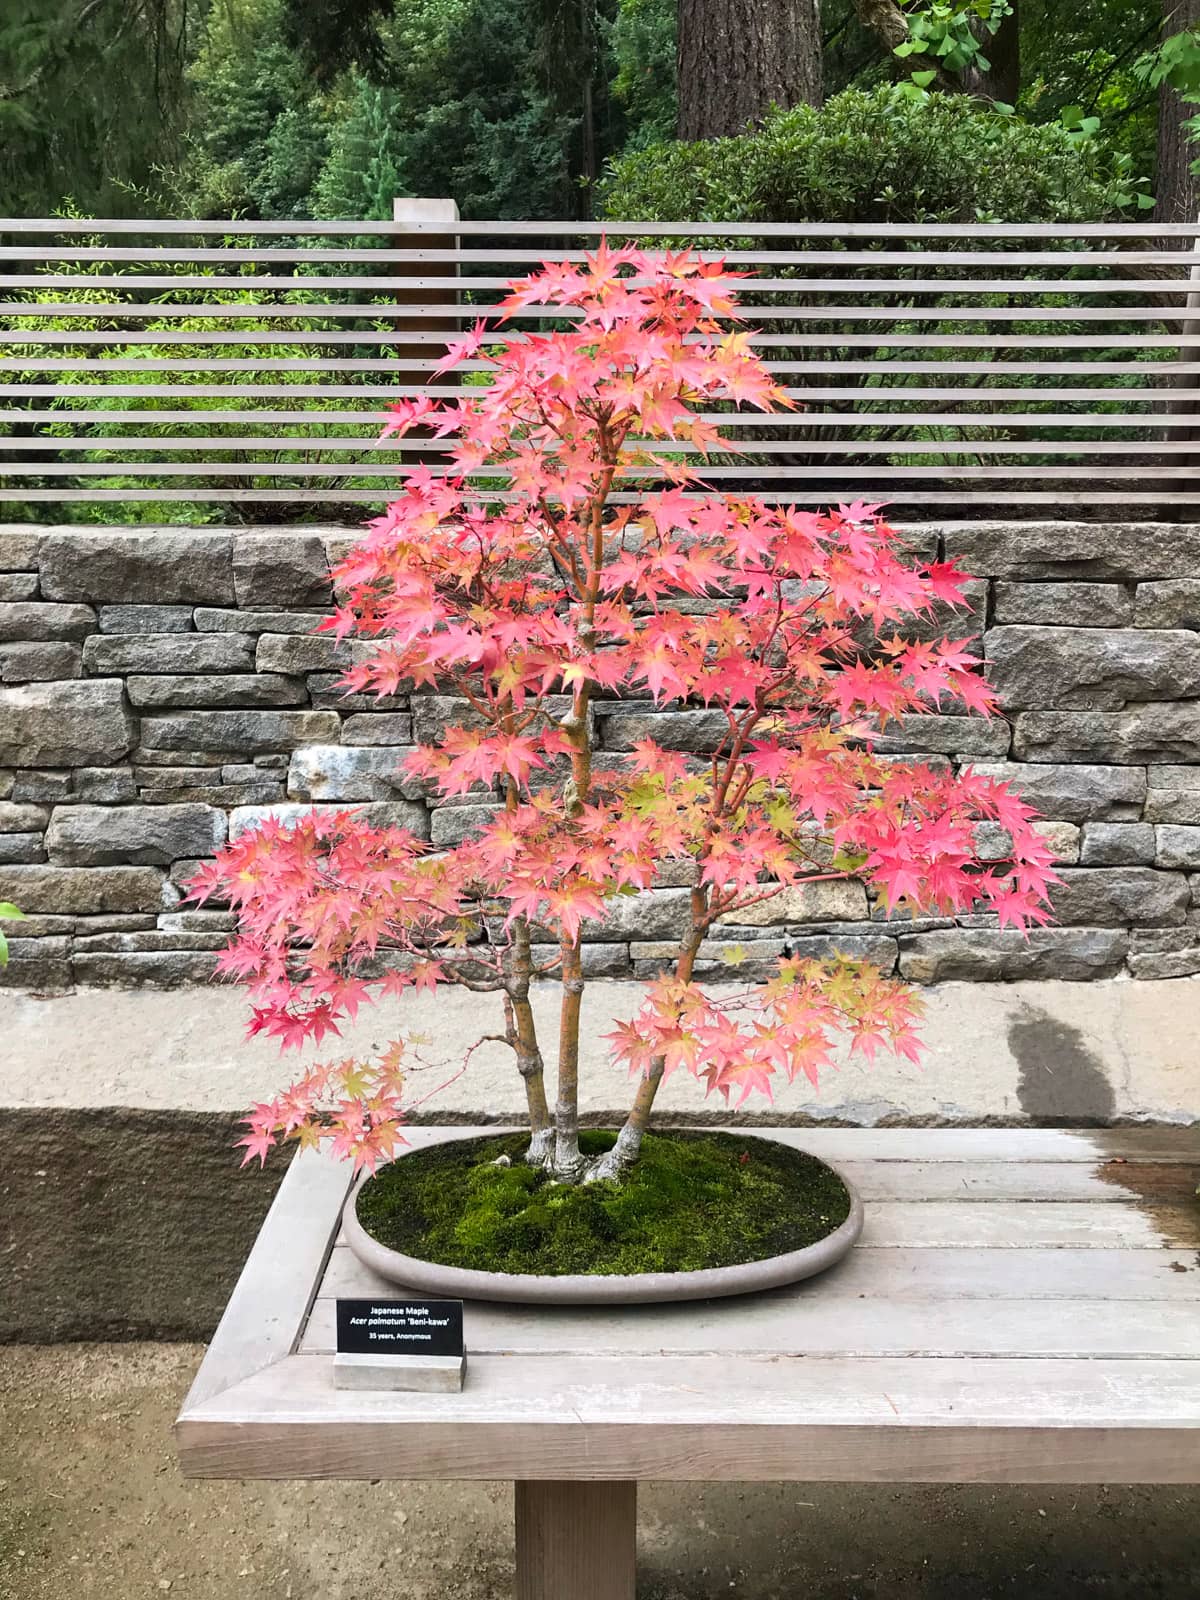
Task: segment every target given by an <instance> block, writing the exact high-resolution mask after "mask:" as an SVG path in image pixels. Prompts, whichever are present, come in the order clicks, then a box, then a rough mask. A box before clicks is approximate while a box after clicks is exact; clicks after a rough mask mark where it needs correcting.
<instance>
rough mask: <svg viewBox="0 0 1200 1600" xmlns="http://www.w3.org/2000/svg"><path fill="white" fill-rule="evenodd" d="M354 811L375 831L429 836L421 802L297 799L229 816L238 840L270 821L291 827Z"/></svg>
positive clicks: (231, 830)
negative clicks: (308, 819) (401, 830)
mask: <svg viewBox="0 0 1200 1600" xmlns="http://www.w3.org/2000/svg"><path fill="white" fill-rule="evenodd" d="M347 811H350V812H352V813H353V815H354V817H355V818H356V819H357V820H358V821H360V822H365V823H368V824H369V825H370V826H371V827H372V828H405V829H407V830H408V832H409V833H411V834H413V835H415V836H416V838H418V839H427V838H428V837H429V813H428V811H426V809H425V807H424V806H423V805H422V804H421V803H420V801H414V800H377V801H375V802H373V803H372V804H370V805H356V806H344V805H312V804H304V803H301V802H300V801H297V800H284V801H280V802H278V803H276V804H274V805H251V806H235V807H234V809H233V810H232V811H231V812H230V813H229V837H230V839H236V838H237V837H238V835H239V834H242V833H245V832H246V830H247V829H248V828H257V827H259V826H260V825H261V824H262V823H264V822H267V821H276V822H281V823H283V824H284V826H290V825H292V824H293V823H295V822H296V821H298V820H299V819H300V818H302V817H308V816H311V815H312V814H313V812H316V813H317V814H318V815H319V816H327V817H332V816H338V815H342V814H344V813H345V812H347Z"/></svg>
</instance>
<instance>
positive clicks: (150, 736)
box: [142, 711, 341, 766]
mask: <svg viewBox="0 0 1200 1600" xmlns="http://www.w3.org/2000/svg"><path fill="white" fill-rule="evenodd" d="M340 731H341V719H340V718H339V717H338V716H337V715H336V713H335V712H332V711H181V712H179V713H178V715H176V716H149V717H143V718H142V746H143V748H144V749H146V750H182V751H197V750H204V751H229V752H231V753H233V754H234V755H241V756H251V755H260V754H261V755H273V754H275V753H276V752H278V751H281V750H296V749H299V748H300V746H302V745H310V744H330V743H332V742H333V741H334V740H335V739H336V738H337V737H338V734H339V732H340ZM197 764H198V763H197ZM188 765H189V766H190V765H193V763H192V762H190V761H189V762H188Z"/></svg>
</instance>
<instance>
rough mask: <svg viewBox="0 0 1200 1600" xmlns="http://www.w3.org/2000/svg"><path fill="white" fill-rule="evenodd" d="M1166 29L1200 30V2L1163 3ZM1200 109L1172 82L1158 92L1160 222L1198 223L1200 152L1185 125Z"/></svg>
mask: <svg viewBox="0 0 1200 1600" xmlns="http://www.w3.org/2000/svg"><path fill="white" fill-rule="evenodd" d="M1163 19H1164V22H1163V27H1164V32H1165V33H1166V34H1167V35H1171V34H1174V33H1182V32H1183V31H1184V30H1185V29H1187V28H1195V27H1200V0H1163ZM1198 109H1200V108H1198V107H1196V106H1188V105H1186V104H1185V103H1184V101H1182V100H1181V99H1180V98H1179V95H1178V93H1177V92H1176V91H1175V90H1174V89H1172V88H1171V86H1170V84H1169V83H1164V84H1162V85H1160V87H1159V91H1158V175H1157V179H1156V182H1155V186H1154V193H1155V202H1156V203H1155V207H1154V215H1155V217H1156V218H1157V219H1158V221H1160V222H1195V220H1196V217H1197V215H1198V214H1200V180H1198V179H1197V178H1196V175H1195V174H1194V173H1193V172H1192V162H1193V161H1194V160H1195V159H1196V157H1197V155H1200V149H1197V147H1196V146H1195V145H1194V144H1193V143H1192V140H1191V138H1190V136H1189V134H1188V130H1187V128H1186V126H1185V124H1186V122H1187V121H1188V119H1189V118H1190V117H1192V116H1194V115H1195V114H1196V111H1197V110H1198Z"/></svg>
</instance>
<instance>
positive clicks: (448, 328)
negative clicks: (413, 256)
mask: <svg viewBox="0 0 1200 1600" xmlns="http://www.w3.org/2000/svg"><path fill="white" fill-rule="evenodd" d="M392 220H393V222H394V223H395V231H394V233H393V235H392V243H393V247H394V248H395V249H397V250H408V249H422V248H424V249H427V250H457V248H458V234H457V233H456V232H455V231H454V230H455V224H456V223H457V222H458V204H457V202H456V201H454V200H425V199H408V198H404V199H400V198H397V199H394V200H393V201H392ZM392 271H393V275H394V277H395V279H396V291H395V298H396V308H397V314H396V316H395V318H394V319H393V321H394V326H395V329H396V333H397V339H396V348H397V352H398V357H399V359H398V360H397V362H396V371H395V382H396V383H397V384H399V385H403V386H404V387H405V388H420V389H423V388H425V387H427V386H428V383H429V373H428V371H427V370H423V369H422V367H420V366H417V365H414V366H411V367H410V366H408V365H406V358H407V360H410V361H413V362H414V363H416V362H425V363H428V362H429V361H431V360H432V361H437V360H439V359H440V358H441V356H442V355H443V354H444V347H443V345H442V344H441V343H438V342H436V341H430V340H428V339H425V340H413V341H411V342H409V343H406V342H405V340H404V335H405V334H406V333H410V334H411V333H425V334H440V335H441V336H442V338H443V340H445V341H446V342H449V340H451V339H453V338H454V337H455V336H456V335H457V333H458V331H459V317H458V314H457V313H458V309H459V305H458V289H457V287H454V286H451V287H449V288H445V289H421V288H405V286H404V280H405V279H406V278H415V279H417V280H420V279H421V278H457V277H458V263H457V261H445V262H440V261H434V262H428V261H396V262H393V264H392ZM406 306H407V307H417V306H420V307H429V306H432V307H441V306H445V308H446V315H445V317H442V316H432V317H421V316H413V315H409V316H406V315H405V307H406ZM455 381H456V380H455V378H454V376H453V375H452V374H447V376H446V377H444V378H442V379H440V380H439V382H440V384H441V385H442V386H445V385H449V384H453V383H454V382H455ZM410 438H411V439H413V440H417V439H428V438H429V433H428V431H427V430H426V429H422V428H418V429H416V430H414V432H413V433H412V434H411V435H410ZM386 459H387V460H389V461H391V462H393V463H395V464H396V465H399V464H400V463H401V462H404V463H405V465H409V466H418V465H425V466H429V467H436V466H437V465H439V464H440V463H444V462H445V461H446V460H447V459H448V457H447V455H446V453H445V452H444V451H443V450H440V449H439V450H434V451H429V450H421V451H417V450H410V449H408V448H405V449H403V450H399V451H396V452H394V453H392V454H389V455H388V456H387V457H386Z"/></svg>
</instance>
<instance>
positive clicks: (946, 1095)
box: [0, 978, 1200, 1127]
mask: <svg viewBox="0 0 1200 1600" xmlns="http://www.w3.org/2000/svg"><path fill="white" fill-rule="evenodd" d="M642 994H643V988H642V986H641V985H640V984H637V983H621V982H597V983H593V984H591V985H589V987H588V990H587V993H586V996H585V999H584V1014H583V1044H582V1062H581V1070H582V1079H583V1086H584V1090H583V1101H582V1105H583V1109H584V1111H585V1112H587V1113H589V1114H590V1115H592V1116H593V1117H604V1116H611V1115H614V1114H619V1113H620V1112H621V1111H622V1109H623V1108H624V1107H625V1106H626V1105H627V1104H628V1101H629V1090H628V1084H627V1082H626V1080H625V1075H624V1073H623V1072H622V1071H621V1070H620V1069H619V1068H616V1067H614V1066H613V1065H612V1064H611V1062H610V1060H609V1056H608V1048H607V1046H606V1045H605V1043H604V1039H603V1036H604V1035H605V1034H606V1033H608V1032H609V1031H610V1029H611V1028H612V1026H613V1024H614V1022H615V1021H617V1020H619V1019H623V1018H627V1017H629V1016H631V1015H632V1014H633V1012H634V1011H635V1010H636V1008H637V1007H638V1005H639V1004H640V1003H641V997H642ZM922 998H923V1000H924V1002H925V1008H926V1015H925V1022H924V1025H923V1027H922V1036H923V1038H924V1040H925V1044H926V1046H927V1052H926V1056H925V1059H924V1063H923V1065H922V1066H921V1067H919V1068H918V1067H913V1066H912V1065H911V1064H909V1063H907V1062H903V1061H895V1060H893V1059H892V1058H890V1057H888V1056H886V1055H881V1056H880V1057H879V1059H878V1060H877V1062H876V1063H875V1065H874V1066H872V1065H870V1064H869V1063H867V1062H865V1061H864V1060H862V1058H861V1057H856V1058H853V1059H849V1058H847V1056H846V1055H845V1053H844V1052H843V1053H842V1054H841V1056H840V1058H839V1059H838V1063H837V1067H836V1070H834V1071H832V1072H830V1073H827V1074H826V1075H825V1077H824V1078H823V1079H822V1082H821V1084H820V1086H819V1087H818V1088H817V1089H815V1090H814V1089H813V1088H812V1087H811V1086H810V1085H809V1083H808V1082H807V1080H806V1079H803V1078H802V1079H801V1080H800V1081H799V1082H797V1083H795V1084H790V1085H789V1084H786V1083H780V1084H779V1086H778V1088H777V1090H776V1095H775V1101H774V1104H773V1105H772V1104H771V1103H770V1102H767V1101H765V1100H762V1099H759V1100H756V1101H750V1102H748V1105H747V1107H746V1108H745V1109H744V1110H743V1111H742V1112H741V1113H739V1115H742V1116H747V1115H749V1116H751V1117H757V1118H758V1120H763V1121H768V1122H782V1123H801V1124H802V1123H806V1122H818V1123H826V1124H829V1123H833V1124H837V1123H843V1124H846V1125H849V1126H868V1127H869V1126H874V1125H879V1124H884V1123H893V1124H907V1125H912V1126H921V1125H931V1126H935V1125H938V1124H957V1125H961V1126H980V1125H986V1124H1000V1125H1007V1124H1018V1125H1019V1124H1021V1123H1034V1124H1041V1125H1043V1126H1045V1125H1063V1126H1103V1125H1106V1124H1114V1123H1135V1122H1164V1123H1177V1124H1188V1123H1193V1122H1196V1123H1200V1090H1198V1084H1197V1064H1196V1062H1197V1057H1196V1038H1197V1036H1200V978H1181V979H1174V980H1161V981H1155V980H1146V981H1142V982H1139V983H1132V982H1129V981H1128V980H1125V979H1108V980H1102V981H1098V982H1095V983H1090V984H1075V983H1069V982H1063V981H1045V982H1024V983H1011V984H988V985H979V984H973V983H947V984H941V985H937V986H935V987H933V988H931V989H928V990H925V991H923V993H922ZM533 1005H534V1011H535V1015H536V1017H537V1020H538V1024H539V1029H540V1032H541V1036H542V1039H543V1042H544V1047H545V1048H546V1054H547V1056H548V1057H549V1058H551V1059H552V1049H551V1046H552V1043H553V1040H554V1038H555V1036H556V1029H557V1021H558V1016H557V1008H558V989H557V988H556V986H555V985H553V984H542V985H538V986H536V987H535V991H534V994H533ZM0 1015H2V1016H3V1035H4V1060H3V1062H2V1063H0V1108H5V1107H9V1108H13V1109H26V1110H35V1109H37V1108H40V1107H64V1108H71V1109H76V1110H83V1109H88V1108H114V1107H128V1108H134V1109H140V1110H171V1111H179V1112H185V1111H203V1112H211V1113H224V1114H230V1113H239V1112H241V1111H243V1110H244V1109H245V1108H246V1107H247V1106H249V1105H250V1104H251V1103H252V1102H253V1101H255V1100H259V1099H262V1098H263V1097H264V1096H266V1095H269V1094H271V1093H273V1092H275V1090H277V1089H278V1088H280V1087H282V1085H283V1084H285V1083H286V1082H288V1081H289V1079H290V1078H291V1077H292V1076H294V1075H295V1074H296V1073H297V1072H298V1071H299V1069H300V1068H301V1066H302V1065H303V1063H304V1062H305V1061H306V1060H310V1059H315V1058H317V1057H320V1058H326V1059H327V1058H328V1057H329V1056H330V1055H332V1054H335V1053H336V1054H338V1055H355V1054H363V1055H366V1054H369V1053H370V1052H372V1051H374V1050H377V1049H379V1048H381V1047H382V1046H383V1045H385V1044H386V1043H387V1042H388V1041H389V1040H391V1039H395V1038H400V1037H402V1036H404V1035H407V1034H413V1033H416V1034H421V1035H423V1036H424V1038H425V1040H426V1043H425V1044H423V1046H422V1054H423V1055H424V1056H425V1057H426V1058H427V1059H428V1060H429V1061H430V1063H431V1065H430V1066H429V1067H428V1068H427V1069H426V1070H424V1071H423V1072H421V1073H419V1074H416V1073H414V1075H413V1079H412V1083H413V1088H414V1093H415V1096H416V1097H420V1096H421V1095H423V1094H425V1093H427V1092H428V1091H430V1090H432V1089H434V1088H435V1087H436V1086H437V1085H438V1084H440V1083H441V1082H442V1081H443V1080H444V1079H445V1078H446V1077H447V1076H449V1075H450V1073H452V1072H453V1071H454V1069H456V1068H457V1067H459V1066H460V1065H461V1063H462V1060H463V1056H464V1054H465V1052H466V1051H467V1049H468V1048H469V1046H470V1045H472V1044H473V1043H474V1042H475V1041H476V1040H477V1039H478V1038H479V1036H480V1034H482V1033H486V1032H489V1031H495V1026H496V1024H497V1023H498V1021H499V1004H498V1001H495V1000H492V999H491V998H490V997H487V996H475V995H468V994H464V993H456V992H453V991H451V992H449V993H443V994H439V995H438V996H436V997H431V996H429V995H421V996H415V995H410V996H408V997H406V999H405V1001H404V1002H403V1004H402V1005H399V1004H391V1005H388V1006H387V1007H385V1008H382V1009H376V1010H367V1011H364V1012H363V1013H362V1014H361V1016H360V1018H359V1020H358V1022H357V1023H356V1024H354V1025H353V1026H351V1027H349V1028H347V1029H346V1031H345V1034H344V1036H343V1038H342V1039H341V1040H336V1041H335V1040H330V1041H327V1042H326V1045H325V1047H324V1049H323V1050H321V1051H309V1052H301V1053H296V1052H289V1053H288V1054H287V1055H286V1056H284V1055H281V1053H280V1051H279V1049H278V1047H277V1046H276V1045H275V1044H274V1043H273V1042H272V1041H270V1040H265V1039H253V1040H247V1039H246V1037H245V1025H246V1021H247V1018H248V1015H249V1011H248V1007H247V1005H246V1002H245V997H244V995H243V994H242V992H241V991H240V990H235V989H231V988H228V987H216V986H214V987H195V988H185V989H178V990H174V991H160V990H133V991H124V990H110V989H90V990H89V989H79V990H76V991H75V992H74V993H72V994H69V995H61V996H58V997H53V998H39V997H37V996H34V995H27V994H14V993H9V994H6V995H4V996H3V999H2V1000H0ZM658 1103H659V1105H660V1106H661V1107H662V1109H663V1110H664V1111H669V1112H672V1113H675V1114H677V1115H683V1116H687V1117H688V1118H694V1119H697V1120H704V1119H705V1118H706V1117H708V1118H712V1119H716V1120H727V1119H728V1117H729V1110H728V1108H727V1107H726V1106H725V1105H724V1104H723V1103H722V1102H719V1101H718V1102H714V1101H712V1100H707V1099H706V1098H705V1096H704V1094H703V1091H702V1089H701V1086H700V1085H699V1084H698V1083H697V1082H696V1080H695V1079H694V1078H692V1077H690V1076H689V1075H687V1074H686V1073H683V1072H679V1073H676V1074H675V1075H674V1076H673V1077H672V1078H671V1079H670V1080H668V1082H667V1083H666V1084H665V1085H664V1087H663V1090H662V1093H661V1094H660V1097H659V1102H658ZM523 1105H524V1096H523V1093H522V1086H521V1083H520V1079H519V1078H518V1077H517V1074H516V1071H515V1068H514V1065H513V1058H512V1055H511V1054H510V1052H509V1051H508V1050H507V1048H506V1047H505V1046H503V1045H496V1044H486V1045H484V1046H482V1047H481V1048H480V1049H479V1050H478V1051H477V1052H476V1053H475V1055H474V1056H473V1058H472V1060H471V1064H470V1066H469V1068H467V1070H466V1071H464V1072H462V1073H461V1074H460V1075H459V1076H458V1077H456V1078H455V1079H454V1080H453V1081H452V1082H450V1083H449V1084H448V1085H447V1086H446V1087H445V1088H444V1089H443V1090H442V1091H441V1093H439V1094H437V1095H436V1096H434V1097H433V1098H431V1099H430V1100H429V1102H428V1104H427V1105H426V1107H425V1108H424V1112H425V1115H426V1117H427V1118H428V1119H431V1120H433V1121H438V1122H445V1121H447V1120H449V1121H454V1120H463V1121H468V1120H469V1121H472V1122H479V1121H491V1120H503V1119H506V1118H511V1117H512V1116H514V1115H519V1114H520V1113H521V1111H522V1109H523Z"/></svg>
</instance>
